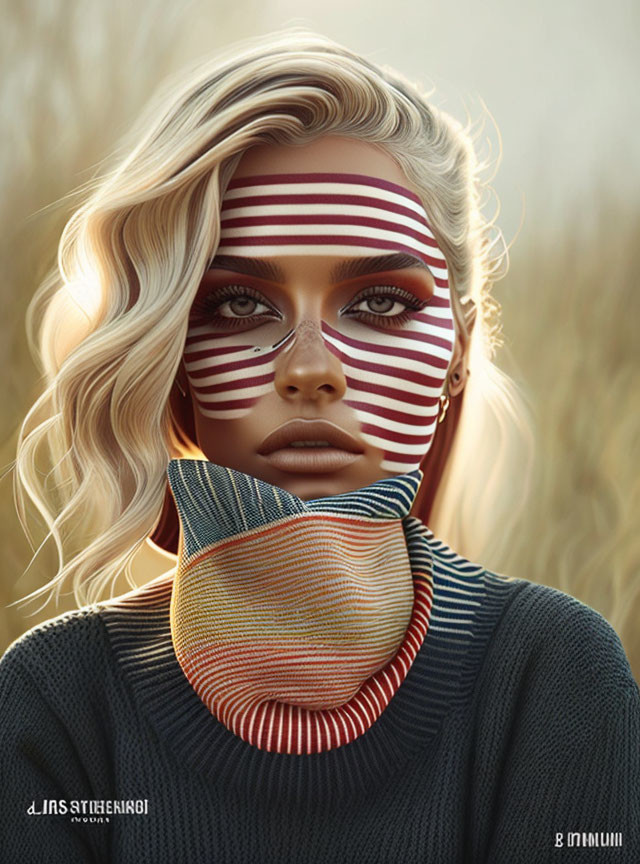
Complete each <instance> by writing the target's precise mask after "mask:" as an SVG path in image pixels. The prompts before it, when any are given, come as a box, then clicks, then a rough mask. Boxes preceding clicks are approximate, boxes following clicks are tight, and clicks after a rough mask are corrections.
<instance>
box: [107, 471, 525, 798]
mask: <svg viewBox="0 0 640 864" xmlns="http://www.w3.org/2000/svg"><path fill="white" fill-rule="evenodd" d="M171 470H173V469H171ZM234 476H235V475H234ZM392 479H396V478H392ZM384 482H385V483H386V482H387V481H384ZM373 485H374V488H373V489H371V487H369V489H370V491H371V492H372V493H373V494H377V490H378V489H379V488H380V487H377V486H376V484H373ZM185 488H186V487H185ZM273 488H274V490H275V487H273ZM386 489H387V492H386V494H385V495H384V496H383V498H384V500H385V501H386V504H385V507H389V511H388V512H389V515H390V517H391V518H393V519H397V518H398V512H399V511H398V509H397V507H398V502H399V501H403V502H404V503H402V505H401V507H402V509H403V510H406V511H408V506H409V505H408V502H407V501H406V492H403V491H402V490H401V489H398V488H396V489H395V491H394V483H390V485H388V486H386ZM278 494H279V490H278ZM339 498H340V496H335V499H334V501H333V505H334V506H336V505H338V504H339V503H340V502H339V500H338V499H339ZM350 499H351V496H346V497H345V498H344V499H343V500H344V503H345V505H346V506H352V505H353V504H354V502H353V500H352V499H351V503H350ZM192 505H193V506H194V507H195V506H196V504H195V502H192ZM192 505H187V506H188V507H190V506H192ZM370 505H371V502H369V503H368V504H366V503H365V504H362V503H361V504H360V505H359V506H360V507H361V508H363V509H362V510H361V511H360V515H363V514H364V515H370V513H368V512H367V510H366V507H368V506H370ZM306 506H307V507H310V508H311V510H313V507H314V503H313V502H306ZM378 512H380V511H378ZM378 518H381V517H380V516H379V517H378ZM204 524H205V525H206V526H207V527H206V531H207V532H211V533H206V534H205V535H203V536H199V537H196V535H195V534H194V533H193V532H192V530H191V527H190V525H191V523H190V520H189V513H188V512H187V513H186V519H185V534H184V543H185V553H186V555H187V557H188V556H190V555H193V554H196V555H197V554H198V552H197V550H198V549H199V548H201V546H202V545H206V544H215V543H217V542H220V540H221V539H222V536H221V534H220V533H219V532H220V531H224V530H229V529H230V528H231V526H229V528H227V529H225V524H224V523H223V524H222V525H220V524H216V523H213V522H211V521H210V520H206V521H205V523H204ZM247 527H248V528H249V527H250V526H247ZM402 527H403V532H404V537H405V541H406V547H407V553H408V557H409V560H410V562H411V570H412V574H413V573H418V572H420V573H424V574H426V576H427V578H428V579H429V580H432V584H433V606H432V609H431V614H430V620H429V626H428V631H427V633H426V636H425V637H424V639H422V640H418V641H419V643H420V644H419V645H418V651H417V654H416V656H415V658H414V660H413V662H412V664H411V666H410V668H409V669H408V671H407V674H406V677H405V678H404V680H403V681H402V682H401V684H400V685H399V686H398V688H397V690H396V691H395V693H394V695H393V697H392V698H391V699H390V701H389V703H388V705H387V706H386V708H384V710H383V711H382V712H381V713H380V714H379V716H378V718H377V720H376V721H375V722H374V723H373V724H372V725H371V726H370V727H369V728H368V729H367V730H366V731H365V732H364V733H362V734H360V735H358V736H357V737H356V738H354V739H353V740H351V741H350V742H349V743H346V744H343V745H341V746H337V747H333V748H332V749H330V750H324V751H322V752H316V753H309V754H306V753H302V754H301V755H298V754H297V753H295V752H292V753H286V752H283V753H279V752H276V751H269V750H265V749H260V748H259V747H257V746H255V745H254V744H251V743H249V742H247V741H245V740H243V739H242V738H241V737H240V736H239V735H237V734H235V733H234V732H232V731H231V730H230V729H229V728H227V726H225V725H224V724H223V723H222V722H221V721H220V720H219V719H218V718H217V717H216V716H215V714H212V712H211V711H210V710H209V708H208V707H207V706H206V705H205V703H204V702H203V701H202V699H201V698H200V696H199V695H198V694H197V693H196V691H195V690H194V688H193V686H192V684H191V682H190V681H189V680H188V679H187V677H186V675H185V673H184V671H183V669H182V667H181V666H180V664H179V662H178V659H177V657H176V652H175V648H174V645H173V638H172V632H171V620H170V607H171V602H172V598H173V589H174V583H175V576H176V571H174V570H172V571H169V572H167V573H165V574H163V575H162V576H161V577H159V578H157V579H155V580H153V581H152V582H150V583H147V584H146V585H144V586H142V587H140V588H136V589H134V590H132V591H130V592H129V593H128V594H125V595H123V596H120V597H117V598H114V599H113V600H110V601H105V602H104V603H103V604H102V609H101V617H102V620H103V621H104V624H105V625H106V628H107V631H108V633H109V638H110V644H111V646H112V648H113V651H114V652H115V655H116V657H117V660H118V664H119V666H120V668H121V669H122V670H123V673H124V674H125V676H126V678H127V679H128V681H129V684H130V686H131V693H132V698H133V699H134V700H135V703H136V704H137V705H138V706H139V710H140V711H141V712H142V713H143V714H144V715H145V716H146V717H148V719H149V721H150V722H151V724H152V726H153V728H154V729H155V730H156V733H157V734H158V735H159V736H160V737H161V739H162V740H164V741H165V742H166V743H167V746H168V747H169V748H170V749H171V751H172V752H173V753H174V754H175V757H176V758H178V759H179V760H180V761H181V762H183V763H185V764H187V765H190V766H191V768H192V770H194V771H196V772H197V773H198V775H200V776H203V777H205V778H206V779H207V782H208V783H215V784H216V786H220V788H224V789H225V790H227V791H226V792H225V794H230V793H231V792H232V790H235V791H236V792H237V793H239V794H242V795H250V796H251V798H252V800H257V799H260V800H274V801H275V800H278V801H279V802H280V803H281V804H283V806H285V807H288V806H306V805H307V804H308V806H310V807H313V808H318V807H320V806H321V802H325V803H326V804H327V806H329V804H331V806H333V805H334V804H335V803H336V802H337V801H340V800H350V801H352V800H354V796H357V795H361V794H363V795H366V794H367V790H369V789H371V788H374V787H376V786H377V785H378V784H379V783H380V782H382V781H383V779H384V778H385V777H391V776H396V775H399V774H401V773H402V772H403V771H406V770H407V768H408V766H409V765H410V764H412V763H413V762H414V761H415V759H416V758H418V756H419V754H420V753H424V751H425V750H426V749H429V748H431V747H433V746H435V743H436V740H437V736H438V731H439V730H440V728H441V723H442V720H443V718H444V716H445V715H446V714H447V713H448V712H449V711H451V710H453V709H454V707H455V706H456V705H463V704H466V700H467V699H468V698H469V694H470V692H471V688H472V687H473V684H474V682H475V680H476V678H477V674H478V672H477V664H478V662H479V661H480V658H481V657H482V656H483V652H484V651H485V650H486V641H487V639H488V638H489V636H490V634H491V632H492V630H493V627H494V625H495V621H496V618H497V616H498V615H499V614H500V612H501V610H502V609H503V606H504V603H505V597H506V595H507V594H509V595H510V594H511V593H512V591H513V590H516V591H519V590H521V589H522V588H523V587H524V584H525V583H523V582H521V581H520V580H511V579H507V578H506V577H504V576H501V575H499V574H492V573H489V572H487V571H486V570H485V569H484V568H483V567H482V566H481V565H478V564H475V563H472V562H470V561H468V560H467V559H465V558H463V557H461V556H460V555H458V554H456V553H455V552H454V551H453V550H451V549H450V548H449V547H448V546H447V545H446V544H444V543H443V542H442V541H441V540H439V539H437V538H436V537H434V535H433V533H432V532H431V531H430V530H429V528H428V527H427V526H425V525H424V524H423V523H422V522H421V521H420V520H419V519H416V518H414V517H412V516H408V515H407V516H404V517H403V518H402ZM198 544H200V545H198Z"/></svg>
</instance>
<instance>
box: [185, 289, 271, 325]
mask: <svg viewBox="0 0 640 864" xmlns="http://www.w3.org/2000/svg"><path fill="white" fill-rule="evenodd" d="M235 297H251V299H252V300H255V301H256V303H261V304H262V305H263V306H266V307H267V308H268V309H270V310H271V312H272V313H273V314H272V316H271V317H273V318H278V319H281V318H282V316H281V315H280V313H279V312H278V311H277V310H276V309H274V308H273V306H271V305H270V304H269V303H268V302H267V301H266V300H265V298H264V297H263V296H262V294H260V293H259V292H258V291H255V290H254V289H253V288H250V287H249V286H247V285H225V286H224V288H216V289H215V290H213V291H211V292H209V294H205V295H204V296H202V297H197V298H196V300H195V301H194V303H193V306H192V307H191V315H190V318H191V320H192V321H193V320H201V319H206V320H207V321H212V320H215V319H218V321H219V320H224V322H225V327H238V326H240V325H242V324H244V323H246V322H247V321H248V322H254V321H258V320H260V319H262V318H263V317H264V315H265V313H264V312H260V313H259V314H258V315H255V314H254V315H243V316H239V317H238V318H233V317H231V316H230V315H219V314H217V312H218V310H219V309H220V307H221V306H222V305H223V304H224V303H226V302H228V301H229V300H233V299H234V298H235Z"/></svg>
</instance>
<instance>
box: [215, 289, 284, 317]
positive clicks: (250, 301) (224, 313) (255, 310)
mask: <svg viewBox="0 0 640 864" xmlns="http://www.w3.org/2000/svg"><path fill="white" fill-rule="evenodd" d="M272 311H273V310H271V309H270V308H269V307H268V306H267V305H266V303H261V302H260V301H259V300H256V299H254V298H253V297H250V296H249V295H248V294H241V295H239V296H238V297H233V298H232V299H231V300H225V302H224V303H221V304H220V305H219V306H218V308H217V310H216V312H217V313H218V315H220V316H221V317H222V318H248V317H251V316H253V315H264V314H265V312H272Z"/></svg>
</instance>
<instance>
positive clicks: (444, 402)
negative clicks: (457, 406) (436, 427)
mask: <svg viewBox="0 0 640 864" xmlns="http://www.w3.org/2000/svg"><path fill="white" fill-rule="evenodd" d="M448 407H449V394H448V393H441V394H440V410H439V412H438V423H442V421H443V420H444V418H445V417H446V415H447V408H448Z"/></svg>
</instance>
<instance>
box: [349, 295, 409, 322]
mask: <svg viewBox="0 0 640 864" xmlns="http://www.w3.org/2000/svg"><path fill="white" fill-rule="evenodd" d="M406 308H407V304H406V303H402V302H401V301H398V300H396V299H395V298H394V297H388V296H387V297H385V296H379V297H367V298H366V300H360V301H359V302H358V303H356V304H355V305H354V306H352V307H351V308H350V310H349V311H350V312H370V313H371V312H373V313H374V314H375V315H387V316H389V317H390V318H392V317H393V316H394V315H400V314H401V313H402V312H404V311H405V309H406Z"/></svg>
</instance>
